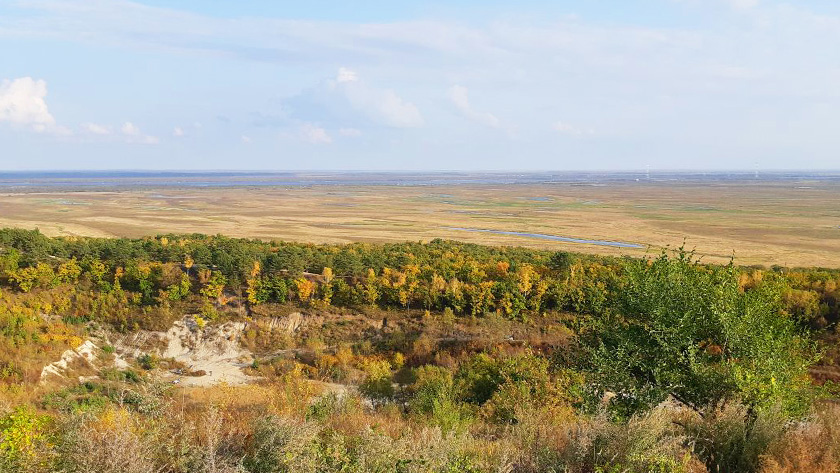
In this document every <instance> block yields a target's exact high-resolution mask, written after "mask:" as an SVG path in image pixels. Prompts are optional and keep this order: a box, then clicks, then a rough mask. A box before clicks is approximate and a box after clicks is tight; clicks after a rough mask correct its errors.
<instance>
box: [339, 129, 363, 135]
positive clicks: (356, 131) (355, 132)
mask: <svg viewBox="0 0 840 473" xmlns="http://www.w3.org/2000/svg"><path fill="white" fill-rule="evenodd" d="M338 134H339V135H341V136H362V131H361V130H359V129H358V128H339V130H338Z"/></svg>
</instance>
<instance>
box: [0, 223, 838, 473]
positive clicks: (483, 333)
mask: <svg viewBox="0 0 840 473" xmlns="http://www.w3.org/2000/svg"><path fill="white" fill-rule="evenodd" d="M0 291H2V292H0V471H9V472H52V471H57V472H92V471H97V472H123V473H131V472H195V471H199V472H254V473H257V472H259V473H263V472H306V471H312V472H330V471H335V472H339V471H340V472H581V473H584V472H586V473H588V472H592V473H596V472H597V473H606V472H610V473H612V472H616V473H617V472H698V473H699V472H714V473H718V472H766V473H771V472H772V473H776V472H832V471H840V429H838V425H840V407H838V406H837V404H836V399H837V390H836V388H835V384H834V381H835V380H836V379H840V376H838V373H840V370H838V360H840V358H838V353H837V349H836V346H837V338H838V333H837V326H838V325H837V322H838V319H840V271H838V270H830V269H790V268H783V267H779V266H776V267H772V268H763V267H742V266H738V265H736V264H735V263H734V262H733V263H730V264H728V265H727V264H724V265H721V264H706V263H704V262H703V261H702V260H700V259H698V258H697V257H695V255H694V254H693V253H692V252H690V251H687V250H685V249H682V248H679V249H674V250H673V251H671V250H666V251H662V252H661V253H658V254H652V255H648V256H646V257H641V258H629V257H625V258H619V257H613V256H597V255H583V254H574V253H567V252H558V251H549V250H539V249H526V248H520V247H493V246H482V245H476V244H467V243H460V242H454V241H447V240H433V241H431V242H428V243H388V244H383V243H349V244H322V245H315V244H303V243H289V242H281V241H264V240H251V239H232V238H227V237H224V236H206V235H201V234H189V235H177V234H168V235H158V236H156V237H147V238H139V239H127V238H82V237H61V238H49V237H46V236H44V235H42V234H41V233H39V232H38V231H30V230H19V229H4V230H0ZM183 320H189V321H190V323H189V324H188V325H186V326H185V327H188V329H186V328H185V329H184V330H190V331H192V332H195V333H205V332H207V333H209V332H211V331H212V330H213V329H214V328H218V327H223V326H225V325H226V324H228V325H229V324H238V325H237V327H242V329H241V331H240V332H235V333H237V334H240V335H236V337H238V338H237V339H235V340H228V341H229V342H231V343H236V344H238V345H241V346H242V347H245V348H247V349H248V350H249V352H250V353H253V358H252V359H251V361H250V363H249V364H248V366H247V367H244V368H243V369H244V371H245V372H246V373H247V375H248V379H249V380H251V382H248V383H243V384H237V385H233V384H224V383H223V384H218V385H214V386H210V387H202V386H198V387H195V386H192V387H189V386H184V385H183V384H179V383H173V382H172V381H171V374H172V373H178V374H179V376H181V375H183V376H195V377H201V376H203V375H205V373H203V372H190V369H189V367H187V366H183V365H182V364H179V363H178V362H177V361H176V360H174V359H171V358H166V357H163V356H161V355H160V353H161V351H160V350H157V349H156V347H155V346H154V345H155V343H154V342H152V341H149V340H152V338H149V337H147V335H148V334H152V333H160V332H165V331H167V330H169V328H170V327H172V326H173V323H176V322H178V321H183ZM290 321H294V323H292V322H290ZM224 333H234V332H224ZM144 337H145V338H144ZM231 337H233V336H231ZM129 339H130V340H146V342H144V343H145V344H139V343H140V342H138V344H139V345H137V347H135V348H137V349H135V350H133V351H132V350H127V349H126V347H125V346H124V345H125V343H124V341H125V340H129ZM112 342H113V344H111V343H112ZM91 347H92V348H91ZM68 351H69V352H70V353H71V355H72V354H73V353H76V354H77V355H72V356H69V355H68ZM56 360H63V361H64V362H65V363H64V364H63V365H62V366H61V369H60V370H58V369H56V370H58V371H59V372H60V375H56V376H53V375H51V374H50V373H51V372H50V371H48V370H46V369H45V368H44V367H45V366H48V365H50V364H51V363H53V365H54V364H55V362H56ZM45 373H46V374H45ZM167 376H169V377H167ZM179 379H180V378H179Z"/></svg>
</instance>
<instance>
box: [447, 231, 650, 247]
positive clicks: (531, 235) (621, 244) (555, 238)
mask: <svg viewBox="0 0 840 473" xmlns="http://www.w3.org/2000/svg"><path fill="white" fill-rule="evenodd" d="M446 229H447V230H457V231H461V232H478V233H493V234H496V235H513V236H520V237H526V238H540V239H543V240H553V241H562V242H566V243H582V244H586V245H598V246H614V247H617V248H644V247H645V246H644V245H639V244H638V243H626V242H623V241H606V240H586V239H583V238H571V237H563V236H557V235H544V234H542V233H526V232H506V231H502V230H484V229H480V228H459V227H446Z"/></svg>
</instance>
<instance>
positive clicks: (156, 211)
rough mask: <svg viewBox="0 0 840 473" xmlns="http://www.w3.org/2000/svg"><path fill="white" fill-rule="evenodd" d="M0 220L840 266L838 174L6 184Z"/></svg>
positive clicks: (123, 232)
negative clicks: (674, 252)
mask: <svg viewBox="0 0 840 473" xmlns="http://www.w3.org/2000/svg"><path fill="white" fill-rule="evenodd" d="M0 226H8V227H24V228H39V229H40V230H41V231H42V232H43V233H45V234H47V235H50V236H58V235H64V236H70V235H79V236H129V237H141V236H146V235H153V234H158V233H192V232H199V233H207V234H224V235H228V236H234V237H253V238H261V239H280V240H293V241H306V242H314V243H337V242H351V241H377V242H388V241H406V240H409V241H429V240H431V239H433V238H446V239H454V240H462V241H468V242H475V243H484V244H495V245H517V246H528V247H534V248H544V249H552V250H566V251H578V252H589V253H598V254H611V255H620V254H627V255H633V256H640V255H644V254H657V253H658V252H659V251H661V249H662V248H666V247H671V248H674V247H678V246H680V245H682V244H683V242H685V245H686V247H688V248H690V249H691V248H693V249H695V250H696V252H697V253H698V254H700V255H702V256H703V257H704V258H705V259H706V260H708V261H715V262H721V261H726V260H728V259H729V258H730V257H732V256H733V255H734V256H735V258H736V262H737V263H739V264H743V265H752V264H758V265H765V266H770V265H774V264H778V265H784V266H823V267H840V181H838V180H836V179H835V180H832V179H815V180H807V179H797V180H748V179H743V180H733V181H725V180H724V181H684V182H681V181H678V182H668V181H656V180H645V179H641V180H630V179H628V180H620V181H616V182H607V183H597V182H596V183H592V182H589V183H586V182H584V183H580V182H566V183H562V182H557V183H540V182H536V183H514V184H498V183H447V182H443V183H437V184H431V185H369V184H359V185H356V184H352V183H350V184H347V183H342V184H330V183H327V184H323V185H321V184H319V185H307V186H294V185H291V186H286V185H260V186H248V185H236V186H218V187H212V186H211V187H196V186H177V185H167V186H162V187H155V186H154V185H151V186H141V187H130V188H128V187H127V188H97V187H91V188H84V189H79V188H61V187H56V188H39V189H35V188H33V189H22V190H21V189H15V188H5V189H3V190H0ZM475 230H480V231H475ZM492 232H517V233H529V234H538V235H549V236H558V237H566V238H574V239H582V240H596V241H602V242H622V243H626V244H631V245H638V247H615V246H607V245H606V244H603V243H602V244H597V243H576V242H564V241H555V240H549V239H545V238H540V237H539V236H523V235H514V234H509V233H505V234H499V233H492Z"/></svg>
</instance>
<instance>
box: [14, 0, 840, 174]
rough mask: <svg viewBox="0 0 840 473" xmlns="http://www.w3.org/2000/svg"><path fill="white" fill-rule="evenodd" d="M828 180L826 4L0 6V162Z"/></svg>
mask: <svg viewBox="0 0 840 473" xmlns="http://www.w3.org/2000/svg"><path fill="white" fill-rule="evenodd" d="M648 167H650V168H651V169H654V170H656V169H662V170H666V169H667V170H679V169H684V170H732V169H740V170H753V169H760V170H774V169H809V170H820V169H822V170H838V169H840V2H837V1H836V0H811V1H808V0H797V1H793V0H791V1H787V2H784V1H774V0H635V1H632V2H630V1H627V0H611V1H607V0H588V1H584V0H579V1H566V0H518V1H517V2H510V1H501V0H462V1H452V0H449V1H443V0H430V1H412V0H401V1H393V0H357V1H353V2H348V1H343V2H341V1H337V0H334V1H326V0H308V1H306V2H301V1H284V0H275V1H268V0H265V1H261V0H250V1H247V2H231V1H223V0H183V1H166V0H145V1H126V0H31V1H14V0H0V170H3V171H13V170H50V169H56V170H92V169H98V170H103V169H106V170H109V169H138V170H139V169H159V170H400V171H410V170H417V171H429V170H463V171H473V170H485V171H572V170H641V169H645V168H648Z"/></svg>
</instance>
